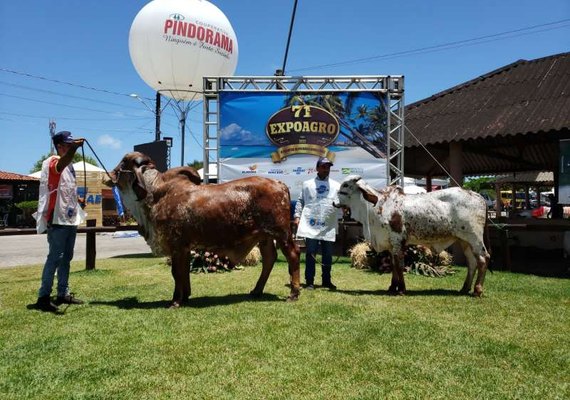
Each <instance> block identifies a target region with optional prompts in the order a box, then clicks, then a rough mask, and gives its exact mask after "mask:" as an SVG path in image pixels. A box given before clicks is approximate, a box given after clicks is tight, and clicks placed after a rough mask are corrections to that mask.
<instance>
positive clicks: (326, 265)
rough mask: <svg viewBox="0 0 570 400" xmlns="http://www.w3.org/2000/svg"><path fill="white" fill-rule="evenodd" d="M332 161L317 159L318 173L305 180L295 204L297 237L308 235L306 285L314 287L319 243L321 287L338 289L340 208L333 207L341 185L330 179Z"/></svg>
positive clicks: (307, 287)
mask: <svg viewBox="0 0 570 400" xmlns="http://www.w3.org/2000/svg"><path fill="white" fill-rule="evenodd" d="M332 165H333V163H332V162H331V161H330V160H329V159H328V158H319V160H318V161H317V176H316V177H315V178H314V179H309V180H306V181H305V182H303V188H302V190H301V193H300V195H299V200H298V201H297V204H296V205H295V214H294V222H295V225H296V226H297V236H299V237H304V238H305V245H306V254H305V288H306V289H314V288H315V285H314V283H315V261H316V257H317V252H318V249H319V244H320V245H321V254H322V286H323V287H326V288H328V289H330V290H336V286H335V285H334V284H333V283H332V281H331V268H332V252H333V244H334V242H335V240H336V231H337V228H338V215H337V213H338V210H337V209H336V208H335V207H334V206H333V199H334V198H335V197H336V194H337V192H338V189H339V187H340V184H339V183H338V182H337V181H335V180H334V179H330V178H329V174H330V171H331V166H332Z"/></svg>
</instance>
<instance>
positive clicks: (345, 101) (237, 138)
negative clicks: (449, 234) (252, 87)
mask: <svg viewBox="0 0 570 400" xmlns="http://www.w3.org/2000/svg"><path fill="white" fill-rule="evenodd" d="M387 102H388V99H387V97H386V96H385V95H384V94H381V93H377V92H346V93H345V92H341V93H329V94H324V93H321V92H319V93H311V94H303V95H300V94H298V93H297V94H290V93H277V92H261V93H260V92H221V93H220V102H219V106H220V134H219V143H218V144H219V156H220V157H219V158H220V170H219V174H218V179H219V181H220V182H227V181H230V180H233V179H237V178H242V177H245V176H251V175H257V176H264V177H269V178H275V179H279V180H281V181H283V182H285V184H287V186H288V187H289V190H290V191H291V198H292V199H293V200H296V199H297V197H298V196H299V192H300V189H301V187H302V182H303V181H305V180H307V179H309V178H311V177H314V176H316V162H317V160H318V158H319V157H327V158H328V159H329V160H331V161H332V162H333V163H334V166H333V167H332V168H331V173H330V176H331V178H333V179H335V180H337V181H339V182H341V181H342V180H343V179H344V178H345V177H346V176H348V175H351V174H358V175H360V176H362V177H363V178H365V179H366V180H367V181H368V182H369V183H370V184H371V185H372V186H373V187H376V188H381V187H384V186H386V185H387V182H388V179H387V166H386V146H387V144H386V140H387V135H386V129H387V127H386V125H387V118H386V109H387V108H386V105H387Z"/></svg>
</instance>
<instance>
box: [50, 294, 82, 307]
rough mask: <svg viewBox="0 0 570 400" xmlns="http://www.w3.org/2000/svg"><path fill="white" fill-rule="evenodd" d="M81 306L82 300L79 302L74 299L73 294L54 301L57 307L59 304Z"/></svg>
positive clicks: (59, 297)
mask: <svg viewBox="0 0 570 400" xmlns="http://www.w3.org/2000/svg"><path fill="white" fill-rule="evenodd" d="M64 303H65V304H83V303H84V301H83V300H79V299H78V298H77V297H75V295H74V294H73V293H71V294H66V295H65V296H57V299H56V300H55V304H57V305H58V306H59V305H60V304H64Z"/></svg>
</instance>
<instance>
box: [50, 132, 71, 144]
mask: <svg viewBox="0 0 570 400" xmlns="http://www.w3.org/2000/svg"><path fill="white" fill-rule="evenodd" d="M51 140H53V144H54V145H55V146H57V145H58V144H62V143H73V136H71V132H69V131H60V132H58V133H56V134H55V135H53V137H52V138H51Z"/></svg>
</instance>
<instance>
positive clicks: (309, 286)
mask: <svg viewBox="0 0 570 400" xmlns="http://www.w3.org/2000/svg"><path fill="white" fill-rule="evenodd" d="M305 289H307V290H315V285H313V284H312V283H308V284H306V285H305Z"/></svg>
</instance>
